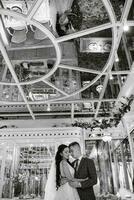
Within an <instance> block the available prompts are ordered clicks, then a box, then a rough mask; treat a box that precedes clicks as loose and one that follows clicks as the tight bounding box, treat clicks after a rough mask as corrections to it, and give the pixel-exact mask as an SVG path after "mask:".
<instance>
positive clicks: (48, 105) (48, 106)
mask: <svg viewBox="0 0 134 200" xmlns="http://www.w3.org/2000/svg"><path fill="white" fill-rule="evenodd" d="M50 110H51V109H50V103H48V104H47V111H48V112H49V111H50Z"/></svg>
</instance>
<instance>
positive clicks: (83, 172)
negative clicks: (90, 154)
mask: <svg viewBox="0 0 134 200" xmlns="http://www.w3.org/2000/svg"><path fill="white" fill-rule="evenodd" d="M69 149H70V154H71V156H72V157H73V158H74V159H76V161H74V162H73V166H74V168H75V174H74V178H78V179H84V178H87V177H88V180H86V181H83V182H78V181H75V182H70V183H69V184H70V186H72V187H74V188H77V190H78V193H79V196H80V200H95V195H94V191H93V185H95V184H96V183H97V175H96V169H95V165H94V162H93V160H91V159H89V158H87V157H82V154H81V148H80V145H79V143H77V142H72V143H71V144H70V145H69Z"/></svg>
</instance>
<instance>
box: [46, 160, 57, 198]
mask: <svg viewBox="0 0 134 200" xmlns="http://www.w3.org/2000/svg"><path fill="white" fill-rule="evenodd" d="M55 196H56V166H55V160H54V161H53V162H52V164H51V168H50V171H49V174H48V179H47V182H46V187H45V198H44V200H54V199H55Z"/></svg>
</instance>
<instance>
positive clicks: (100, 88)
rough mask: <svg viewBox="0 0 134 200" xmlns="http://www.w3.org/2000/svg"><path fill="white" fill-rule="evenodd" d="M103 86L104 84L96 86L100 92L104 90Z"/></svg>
mask: <svg viewBox="0 0 134 200" xmlns="http://www.w3.org/2000/svg"><path fill="white" fill-rule="evenodd" d="M102 88H103V85H98V86H97V87H96V91H97V92H98V93H100V92H101V90H102Z"/></svg>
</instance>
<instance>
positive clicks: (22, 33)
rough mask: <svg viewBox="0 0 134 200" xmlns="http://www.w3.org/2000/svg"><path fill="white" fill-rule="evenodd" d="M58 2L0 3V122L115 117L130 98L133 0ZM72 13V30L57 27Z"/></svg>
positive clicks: (133, 21) (133, 19)
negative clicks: (124, 99) (121, 100)
mask: <svg viewBox="0 0 134 200" xmlns="http://www.w3.org/2000/svg"><path fill="white" fill-rule="evenodd" d="M59 2H60V1H57V0H55V1H52V0H50V1H47V0H46V1H43V0H36V1H34V0H27V1H25V0H24V1H23V0H18V1H17V0H16V1H12V0H2V1H1V8H0V15H1V18H0V33H1V36H0V49H1V54H0V116H1V118H5V119H16V118H26V117H27V118H28V117H29V118H33V119H40V118H60V117H62V118H66V117H69V118H70V117H71V118H72V120H73V119H74V118H78V117H80V118H82V117H91V118H94V117H95V118H97V117H110V116H111V112H112V110H113V108H114V106H115V103H116V102H117V101H118V100H119V98H120V97H121V96H125V95H126V90H127V89H123V88H124V86H125V88H128V87H129V85H130V84H131V83H132V78H131V81H129V82H127V80H128V78H130V76H131V72H133V68H132V66H133V65H132V63H133V58H134V37H133V33H134V28H133V26H134V12H133V9H132V8H133V6H134V5H133V4H134V2H133V1H132V0H126V1H124V0H120V1H114V0H95V1H92V0H91V1H87V0H78V1H77V0H74V1H71V0H70V1H67V0H66V1H65V2H66V4H64V3H65V2H63V1H61V3H60V4H58V3H59ZM67 9H68V10H69V9H70V11H69V14H68V15H67V16H68V19H69V20H70V23H69V26H68V27H65V26H64V27H60V29H59V21H58V20H57V13H59V14H60V15H62V14H63V13H64V11H65V10H67ZM63 16H64V15H63ZM61 28H63V29H62V32H61ZM127 29H129V30H128V31H127ZM130 94H132V90H131V91H130V93H129V95H128V96H130ZM126 96H127V95H126Z"/></svg>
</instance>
